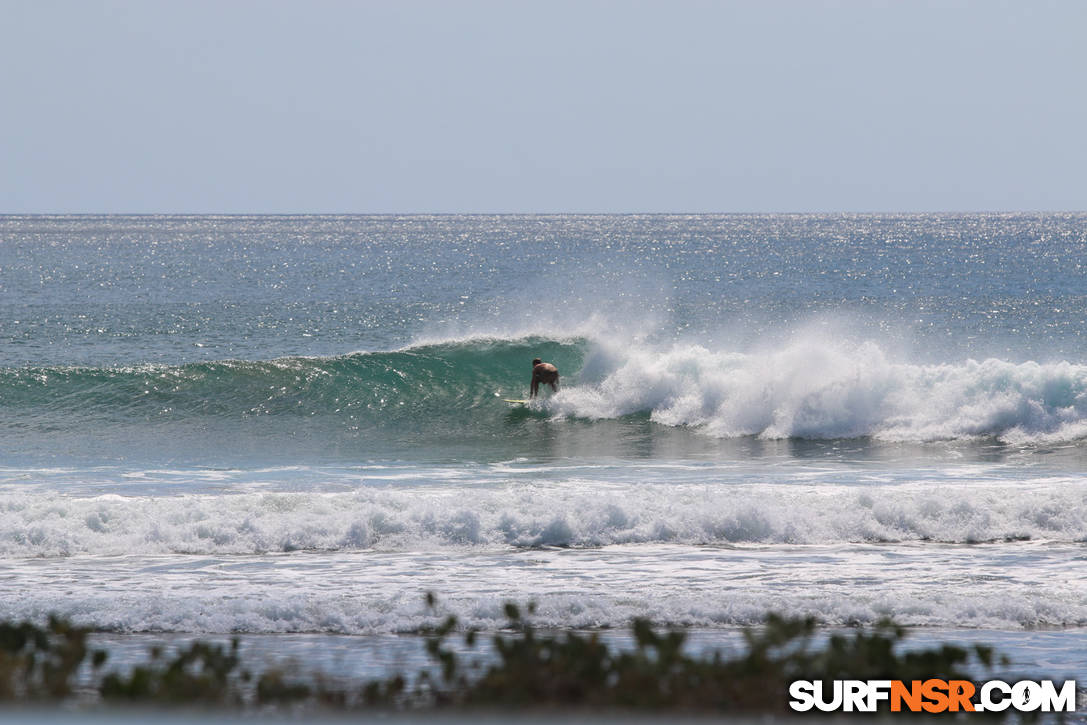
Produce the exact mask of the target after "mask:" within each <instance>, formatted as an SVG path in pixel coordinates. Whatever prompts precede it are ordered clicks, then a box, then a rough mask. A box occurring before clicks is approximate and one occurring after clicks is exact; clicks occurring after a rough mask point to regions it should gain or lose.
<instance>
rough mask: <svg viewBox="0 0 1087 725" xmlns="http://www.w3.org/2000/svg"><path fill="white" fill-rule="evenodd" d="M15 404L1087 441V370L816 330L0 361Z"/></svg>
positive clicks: (451, 431)
mask: <svg viewBox="0 0 1087 725" xmlns="http://www.w3.org/2000/svg"><path fill="white" fill-rule="evenodd" d="M537 355H539V356H541V357H544V358H546V359H548V360H552V361H554V362H556V363H557V364H558V366H559V368H560V370H562V371H563V373H564V378H563V388H562V390H561V391H560V392H559V393H558V394H557V395H553V396H551V397H550V398H546V399H543V400H541V401H540V402H538V403H535V404H533V405H532V406H531V407H529V408H527V409H524V410H511V409H510V408H509V407H508V406H507V405H506V404H505V403H503V402H502V400H501V398H503V397H520V396H522V395H524V394H525V389H526V388H527V384H528V371H529V369H530V364H529V361H530V360H531V359H532V357H534V356H537ZM0 396H2V397H3V399H4V402H5V408H6V410H7V411H8V412H9V413H10V415H8V416H6V420H5V423H3V424H0V425H2V428H0V430H4V431H5V433H6V434H8V435H11V436H16V437H17V436H19V435H21V434H26V433H28V432H33V431H37V432H38V433H39V434H40V433H41V432H49V433H50V434H51V435H54V436H60V437H63V436H64V435H66V434H78V435H90V434H91V433H93V434H94V435H108V431H109V430H110V429H111V428H112V429H117V430H118V431H120V432H118V433H117V436H118V437H123V436H122V433H123V434H124V435H126V436H136V438H139V434H140V433H139V432H140V431H154V432H155V433H156V435H157V436H158V439H160V440H161V439H162V437H163V435H167V434H169V433H171V432H174V433H176V434H177V435H178V436H186V435H193V431H205V433H206V435H207V438H208V440H207V445H208V446H211V447H212V448H214V446H215V445H217V444H220V443H221V444H223V445H224V446H226V445H236V444H237V441H238V440H243V439H249V438H254V437H260V436H264V437H268V438H269V440H275V439H277V438H285V437H297V436H298V435H300V433H301V434H304V436H305V438H306V440H307V441H308V445H310V446H311V447H315V448H316V449H319V450H323V449H328V448H329V447H330V446H336V445H343V444H344V442H345V441H353V446H354V447H353V448H352V450H353V451H355V452H359V451H360V450H361V451H366V450H368V449H367V443H369V444H370V446H371V447H370V449H369V450H370V452H371V453H373V452H375V451H379V450H380V448H381V446H387V445H390V441H400V442H401V443H403V444H404V445H413V444H415V445H417V444H423V443H439V444H440V443H441V442H443V441H452V442H456V443H458V444H460V445H469V446H472V445H475V446H480V445H482V446H496V447H497V448H499V449H501V448H502V446H503V442H506V443H508V444H509V445H511V446H513V447H514V448H516V447H517V446H521V445H523V444H526V443H528V442H531V440H532V439H533V437H534V436H537V435H538V434H539V432H540V429H539V425H540V424H541V423H542V422H543V421H547V420H551V421H556V420H569V421H574V422H580V423H581V424H582V426H583V427H582V428H581V429H580V431H581V433H582V434H584V435H586V436H588V437H589V438H590V439H591V438H592V437H593V435H595V434H594V432H593V426H594V422H595V424H606V423H608V422H610V423H612V424H615V423H622V424H624V425H633V426H637V425H644V426H650V428H652V427H653V426H654V425H660V426H667V427H669V428H672V429H677V428H678V429H683V430H688V431H691V432H695V433H698V434H702V435H704V436H708V437H710V438H737V437H744V436H757V437H761V438H769V439H789V438H801V439H843V438H872V439H878V440H883V441H898V442H902V441H913V442H923V441H934V440H970V439H977V438H994V439H998V440H1000V441H1003V442H1006V443H1012V444H1046V445H1049V444H1053V443H1057V442H1067V441H1078V440H1081V439H1083V438H1084V437H1085V436H1087V365H1082V364H1074V363H1070V362H1056V363H1046V364H1043V363H1037V362H1025V363H1010V362H1006V361H1002V360H997V359H989V360H983V361H975V360H967V361H963V362H959V363H945V364H936V365H918V364H910V363H906V362H895V361H893V360H891V359H889V356H888V355H887V354H886V353H885V352H884V351H883V350H882V349H881V348H880V347H879V346H878V345H876V344H874V343H872V342H861V343H850V342H837V343H827V342H824V341H812V340H806V339H794V340H793V341H791V342H789V343H788V344H786V345H785V346H783V347H782V348H780V349H778V350H775V351H771V352H731V351H715V350H711V349H709V348H707V347H705V346H703V345H700V344H679V343H673V344H671V345H668V346H655V345H651V344H648V343H644V342H643V343H640V344H624V345H620V344H617V343H615V342H606V341H600V340H589V339H574V340H559V339H545V338H514V339H481V338H471V339H466V340H457V341H449V342H438V343H433V344H426V345H417V346H413V347H408V348H405V349H403V350H399V351H392V352H377V353H355V354H351V355H344V356H338V357H327V358H302V357H293V358H282V359H278V360H270V361H244V360H237V361H235V360H231V361H222V362H207V363H192V364H188V365H181V366H163V365H146V366H137V367H117V368H83V367H26V368H16V369H6V370H2V371H0ZM639 421H641V423H639ZM533 426H536V427H533ZM586 426H587V427H586ZM607 431H612V429H608V428H601V429H600V430H599V431H597V432H596V434H599V436H600V438H599V440H598V441H597V442H598V443H599V445H600V446H602V449H603V452H604V453H607V452H608V450H607V449H608V446H609V441H610V442H611V443H612V444H614V443H615V440H617V438H616V436H617V435H618V434H615V435H612V433H614V431H612V433H608V432H607ZM217 440H218V443H217V442H216V441H217ZM322 446H323V447H324V448H323V449H322ZM558 453H561V451H558Z"/></svg>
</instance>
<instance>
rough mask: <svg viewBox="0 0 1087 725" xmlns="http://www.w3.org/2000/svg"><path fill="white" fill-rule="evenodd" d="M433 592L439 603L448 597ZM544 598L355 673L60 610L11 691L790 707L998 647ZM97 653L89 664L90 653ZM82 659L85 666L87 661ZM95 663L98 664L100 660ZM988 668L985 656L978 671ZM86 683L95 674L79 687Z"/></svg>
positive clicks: (382, 705) (16, 697)
mask: <svg viewBox="0 0 1087 725" xmlns="http://www.w3.org/2000/svg"><path fill="white" fill-rule="evenodd" d="M427 605H428V607H430V609H431V611H432V612H434V613H435V614H437V602H436V600H435V599H434V597H433V595H428V597H427ZM533 613H534V607H533V606H532V605H529V606H528V607H527V614H528V615H529V616H525V614H523V613H522V610H521V608H520V607H518V606H517V605H515V604H512V603H511V604H507V605H506V617H507V620H508V621H507V627H506V628H505V629H504V630H503V631H501V632H498V633H496V634H494V635H493V637H492V644H493V648H494V649H493V653H492V654H491V655H489V656H487V657H483V656H481V655H478V654H475V653H474V650H475V648H476V647H477V645H478V640H479V633H478V632H476V631H474V630H467V631H465V632H463V633H462V634H461V635H460V636H462V637H463V646H462V647H459V648H454V647H452V646H451V645H450V641H451V637H453V636H454V635H455V633H456V632H458V630H459V627H458V621H457V619H456V617H454V616H448V617H446V618H445V619H444V621H443V622H442V624H441V625H440V626H438V627H435V628H433V629H431V630H429V631H427V632H426V633H425V634H424V641H425V646H426V649H427V652H428V654H429V656H430V657H431V658H432V660H433V663H434V667H433V668H431V669H429V670H424V671H421V672H419V673H417V674H416V675H415V676H413V677H411V678H406V677H404V676H402V675H394V676H391V677H389V678H387V679H382V680H376V681H371V682H354V683H344V682H343V681H341V680H336V679H333V678H329V677H328V676H327V675H325V674H324V673H290V672H286V671H284V670H281V669H277V668H269V669H266V670H264V671H263V672H260V673H257V674H254V673H251V672H249V671H248V670H246V669H244V668H242V666H241V658H240V656H239V645H238V641H237V640H234V641H232V642H231V644H230V646H229V647H228V646H225V645H216V644H208V643H206V642H200V641H197V642H193V643H192V644H190V645H189V646H188V647H185V648H182V649H180V650H179V651H177V652H176V653H174V654H173V655H172V656H169V657H167V656H166V655H165V654H164V652H163V651H162V649H161V648H154V649H152V650H151V652H150V653H149V660H148V661H147V662H146V663H145V664H140V665H137V666H135V667H132V668H130V669H129V670H128V671H126V672H118V671H110V672H105V671H104V665H105V663H106V659H107V655H106V653H105V652H103V651H100V650H96V651H93V652H92V651H89V650H88V648H87V646H86V637H87V634H88V630H86V629H80V628H77V627H74V626H72V625H71V624H69V623H68V622H65V621H63V620H60V619H57V618H51V619H50V620H49V623H48V625H47V626H45V627H38V626H35V625H34V624H31V623H27V622H23V623H20V624H14V625H13V624H0V702H2V701H6V702H20V703H26V702H43V701H45V702H64V701H79V702H92V703H93V702H95V701H105V702H107V703H138V704H143V705H163V706H167V705H187V706H194V705H197V706H208V707H229V708H268V707H273V708H274V707H283V706H291V707H295V706H300V705H301V706H313V707H324V708H333V709H355V708H379V709H386V710H400V709H414V708H503V707H518V708H523V707H534V708H600V709H603V708H606V709H638V710H668V711H676V710H680V711H688V712H739V713H782V714H784V713H787V712H788V710H787V707H788V699H789V697H788V686H789V683H790V682H792V681H793V680H797V679H805V680H816V679H823V680H833V679H903V680H911V679H928V678H932V677H936V678H941V679H969V674H970V671H969V670H968V668H970V667H978V666H980V667H984V668H988V667H990V666H991V665H992V664H993V661H994V653H993V651H992V649H990V648H988V647H984V646H974V647H971V648H963V647H955V646H950V645H943V646H939V647H935V648H930V649H924V650H916V651H908V652H902V653H899V652H897V645H898V644H899V643H900V642H901V641H902V639H903V638H904V637H905V634H906V633H905V630H904V629H903V628H901V627H899V626H897V625H895V624H893V623H891V622H889V621H888V622H881V623H880V624H878V625H876V626H875V627H873V628H871V629H868V630H864V629H858V630H856V631H854V632H852V633H850V634H831V635H830V636H829V637H821V636H819V633H818V630H817V628H816V623H815V621H814V620H813V619H811V618H787V617H780V616H777V615H770V616H769V617H767V619H766V622H765V625H764V626H762V627H758V628H750V629H747V630H745V631H744V638H745V645H746V646H745V648H744V651H743V652H742V653H739V654H736V655H735V656H730V657H725V656H723V655H722V654H721V653H719V652H714V653H712V654H710V655H706V656H695V655H692V654H690V653H688V652H687V651H685V650H686V647H685V644H686V636H685V634H684V633H683V632H682V631H661V630H658V629H656V628H654V627H653V626H652V625H651V624H650V623H649V622H648V621H645V620H636V621H635V622H634V623H633V624H632V634H633V638H634V644H633V648H632V649H626V650H619V649H616V648H614V647H612V646H609V645H608V644H607V643H605V642H604V641H602V640H601V638H600V636H599V634H598V633H591V632H590V633H579V632H560V633H549V632H541V631H539V630H537V629H536V628H535V627H534V626H533V625H532V623H531V621H530V616H531V615H532V614H533ZM85 665H86V667H85ZM81 672H82V675H81V674H80V673H81ZM88 673H89V674H88ZM973 674H975V675H976V674H977V670H976V669H975V670H974V671H973ZM77 682H78V683H84V684H83V685H82V686H81V687H77Z"/></svg>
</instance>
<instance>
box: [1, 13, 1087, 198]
mask: <svg viewBox="0 0 1087 725" xmlns="http://www.w3.org/2000/svg"><path fill="white" fill-rule="evenodd" d="M0 17H2V18H3V22H2V23H0V65H2V67H3V68H4V73H3V84H2V89H0V213H7V214H18V213H284V214H286V213H359V214H375V213H376V214H380V213H521V212H525V213H553V212H571V213H573V212H584V213H628V212H647V213H648V212H679V213H694V212H868V211H871V212H894V211H1079V210H1087V173H1085V169H1087V42H1084V38H1085V37H1087V2H1080V1H1079V0H1068V1H1067V2H1045V1H1031V2H1026V1H1024V2H1000V1H998V0H976V1H960V2H954V1H951V0H948V1H947V2H923V1H921V0H908V1H907V0H902V1H901V2H890V1H889V2H875V1H870V2H859V1H855V2H849V1H845V0H843V1H840V2H818V1H816V0H751V1H750V2H729V1H726V0H722V1H720V2H693V1H689V0H670V1H667V2H665V1H663V0H662V1H661V2H636V1H634V0H629V1H626V2H602V1H600V0H576V1H570V2H567V1H565V0H548V1H547V2H539V1H537V2H515V1H512V0H501V1H498V0H496V1H494V2H483V1H477V0H464V1H461V2H456V1H452V0H446V1H432V2H427V1H424V0H396V1H394V2H383V1H380V0H372V1H364V0H358V1H357V2H347V1H334V0H306V1H305V2H303V1H301V0H299V1H298V2H286V1H284V0H214V1H210V2H209V1H206V0H185V1H184V2H182V1H176V2H174V1H171V2H165V1H161V2H160V1H156V0H127V1H125V0H116V1H100V0H70V1H60V0H33V1H32V0H0Z"/></svg>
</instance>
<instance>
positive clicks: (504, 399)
mask: <svg viewBox="0 0 1087 725" xmlns="http://www.w3.org/2000/svg"><path fill="white" fill-rule="evenodd" d="M502 402H504V403H515V404H517V405H528V402H529V401H527V400H517V399H514V398H502Z"/></svg>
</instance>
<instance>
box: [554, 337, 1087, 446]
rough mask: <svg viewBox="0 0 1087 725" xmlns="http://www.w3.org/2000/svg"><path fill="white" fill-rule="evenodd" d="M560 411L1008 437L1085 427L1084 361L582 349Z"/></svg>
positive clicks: (755, 428)
mask: <svg viewBox="0 0 1087 725" xmlns="http://www.w3.org/2000/svg"><path fill="white" fill-rule="evenodd" d="M551 405H552V410H553V411H554V412H556V413H557V414H559V415H570V416H577V417H585V418H614V417H618V416H622V415H630V414H635V413H646V412H648V413H649V414H650V415H651V418H652V420H654V421H656V422H658V423H662V424H665V425H673V426H679V425H684V426H691V427H695V428H698V429H700V430H702V431H704V432H706V433H708V434H710V435H714V436H719V437H732V436H744V435H757V436H762V437H766V438H787V437H802V438H851V437H861V436H873V437H877V438H881V439H886V440H910V441H925V440H941V439H959V438H972V437H984V436H995V437H998V438H1000V439H1002V440H1005V441H1008V442H1012V443H1024V442H1046V443H1049V442H1054V441H1060V440H1075V439H1078V438H1082V437H1084V436H1087V366H1085V365H1077V364H1073V363H1069V362H1059V363H1049V364H1040V363H1036V362H1026V363H1020V364H1015V363H1010V362H1006V361H1002V360H996V359H989V360H984V361H976V360H966V361H963V362H958V363H946V364H939V365H914V364H910V363H905V362H894V361H891V360H889V359H888V357H887V355H886V354H885V352H884V351H883V350H882V349H881V348H880V347H879V346H878V345H877V344H875V343H873V342H870V341H868V342H860V343H853V342H849V341H844V340H842V341H836V340H828V339H813V338H803V339H796V340H793V341H792V342H790V343H789V344H787V345H785V346H783V347H781V348H779V349H777V350H774V351H767V352H754V353H739V352H724V351H714V350H710V349H708V348H706V347H704V346H701V345H698V344H674V345H672V346H671V347H668V348H654V347H649V346H642V347H633V348H627V349H619V348H615V347H606V346H601V347H600V348H599V349H597V350H595V351H593V352H592V353H591V354H590V355H589V356H588V358H587V360H586V363H585V368H584V370H583V371H582V384H581V385H578V386H576V387H572V388H568V389H566V390H564V391H562V392H561V393H560V394H559V395H557V396H556V397H555V398H554V399H553V401H552V403H551Z"/></svg>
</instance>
